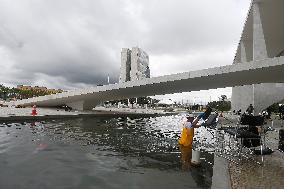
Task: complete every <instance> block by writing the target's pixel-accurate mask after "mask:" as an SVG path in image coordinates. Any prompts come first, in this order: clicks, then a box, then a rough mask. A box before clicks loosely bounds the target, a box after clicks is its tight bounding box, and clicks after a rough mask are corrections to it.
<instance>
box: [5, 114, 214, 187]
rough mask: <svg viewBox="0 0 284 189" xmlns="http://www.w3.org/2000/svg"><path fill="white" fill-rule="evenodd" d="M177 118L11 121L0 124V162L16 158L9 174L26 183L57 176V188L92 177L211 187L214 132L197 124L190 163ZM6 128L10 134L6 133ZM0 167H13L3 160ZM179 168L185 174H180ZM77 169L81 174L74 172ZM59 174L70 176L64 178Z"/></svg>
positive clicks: (118, 182) (121, 183)
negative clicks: (196, 155)
mask: <svg viewBox="0 0 284 189" xmlns="http://www.w3.org/2000/svg"><path fill="white" fill-rule="evenodd" d="M181 119H182V116H180V115H177V116H165V117H156V118H140V119H130V118H80V119H72V120H62V121H49V122H35V123H21V124H19V123H17V125H18V126H16V125H11V126H10V127H8V126H7V125H3V124H2V125H1V127H0V136H3V137H1V139H0V164H1V162H3V161H11V160H13V161H14V162H17V167H16V169H17V170H21V171H19V172H17V173H15V172H11V171H10V172H11V176H12V175H13V177H16V179H19V180H18V182H19V183H20V182H22V184H27V185H28V186H30V187H29V188H36V187H35V186H36V185H32V184H31V183H37V182H40V183H42V184H46V185H48V186H51V185H50V183H49V182H48V181H50V179H54V178H58V177H60V178H61V179H57V180H56V182H55V183H53V185H55V186H58V188H60V187H59V186H64V187H65V186H69V187H70V188H76V187H75V186H77V187H78V186H79V185H80V184H81V185H80V186H81V188H87V187H89V186H93V185H94V183H97V185H98V186H99V188H100V187H102V188H105V187H107V188H129V187H130V188H131V186H133V187H136V188H145V187H146V188H154V187H160V186H164V188H173V187H177V188H188V187H189V188H210V186H211V183H212V180H211V178H212V174H213V170H212V164H213V162H214V159H213V158H214V156H213V153H212V148H213V147H214V140H213V137H212V135H211V134H210V133H209V132H208V131H207V130H206V129H204V128H200V129H196V130H197V131H196V132H197V133H196V135H195V144H196V145H195V146H194V148H195V149H194V150H198V151H200V152H201V153H200V160H201V166H200V167H198V166H192V163H191V156H192V150H191V149H185V148H179V146H178V144H177V141H178V138H179V136H180V131H181V126H180V122H181ZM15 128H21V129H15ZM7 132H10V133H12V134H11V135H13V136H11V135H10V138H7V139H5V137H7V136H8V135H7ZM4 136H5V137H4ZM15 136H18V138H17V139H15V138H16V137H15ZM5 141H6V142H8V143H9V144H8V145H7V146H9V147H10V148H11V149H10V150H8V147H6V148H5V150H6V151H5V150H4V151H3V147H2V146H3V145H4V144H5ZM3 154H4V155H3ZM47 163H48V164H47ZM34 165H36V166H34ZM48 165H49V166H48ZM11 168H12V169H11ZM1 169H2V170H4V171H5V170H9V169H10V170H13V169H15V167H14V166H13V164H6V165H5V166H3V167H1ZM181 170H184V171H185V170H186V172H187V173H190V174H184V175H181V174H180V171H181ZM30 171H32V172H33V174H32V175H34V177H33V178H31V177H29V174H25V177H24V178H22V174H23V173H27V172H28V173H29V172H30ZM8 173H9V172H8ZM78 174H79V175H84V176H83V177H76V175H78ZM137 174H138V175H139V176H138V175H137ZM64 175H69V176H70V177H71V178H72V179H69V181H66V180H64V179H65V178H64ZM103 175H105V176H103ZM8 176H9V174H8V175H6V176H4V175H1V176H0V183H1V184H0V188H9V186H11V185H9V183H7V182H2V181H4V180H5V177H8ZM43 177H44V178H45V179H44V180H43ZM87 178H90V179H87ZM105 178H108V179H107V181H106V180H105ZM138 178H139V179H138ZM21 179H23V180H21ZM86 179H87V180H86ZM137 179H138V180H137ZM26 180H27V181H26ZM31 180H32V181H31ZM35 180H36V181H35ZM98 180H100V181H98ZM3 183H6V184H3ZM19 183H18V185H17V186H19V185H20V184H19ZM83 186H84V187H83ZM114 186H115V187H114ZM53 188H54V187H53ZM55 188H56V187H55Z"/></svg>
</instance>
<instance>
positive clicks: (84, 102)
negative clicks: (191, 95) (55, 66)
mask: <svg viewBox="0 0 284 189" xmlns="http://www.w3.org/2000/svg"><path fill="white" fill-rule="evenodd" d="M283 70H284V57H276V58H273V59H264V60H260V61H252V62H248V63H246V64H233V65H228V66H222V67H216V68H210V69H204V70H199V71H191V72H184V73H180V74H173V75H166V76H161V77H154V78H146V79H143V80H137V81H130V82H125V83H119V84H110V85H104V86H98V87H94V88H88V89H83V90H76V91H70V92H65V93H60V94H55V95H48V96H42V97H35V98H30V99H25V100H20V101H15V102H10V103H7V104H8V105H10V106H11V105H24V106H30V105H34V104H36V105H37V106H59V105H64V104H66V105H68V106H71V107H73V108H75V109H79V110H90V109H92V108H94V107H95V106H96V105H97V104H99V103H100V102H102V101H107V100H116V99H127V98H131V97H140V96H154V95H162V94H169V93H178V92H184V91H198V90H206V89H214V88H222V87H232V86H240V85H245V84H257V83H271V82H272V83H276V82H281V83H282V82H284V74H283V73H284V72H283ZM263 75H266V77H263Z"/></svg>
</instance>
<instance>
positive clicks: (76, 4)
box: [0, 0, 250, 101]
mask: <svg viewBox="0 0 284 189" xmlns="http://www.w3.org/2000/svg"><path fill="white" fill-rule="evenodd" d="M249 4H250V0H214V1H212V0H0V68H1V69H0V70H1V74H0V83H2V84H6V85H9V86H15V85H17V84H25V85H40V86H41V85H42V86H47V87H49V88H62V89H74V88H83V87H88V86H90V85H96V84H106V82H107V75H109V76H110V78H111V82H112V83H115V82H117V81H118V77H119V67H120V51H121V48H123V47H133V46H139V47H141V48H142V49H144V50H145V51H146V52H147V53H148V54H149V57H150V69H151V76H152V77H155V76H161V75H165V74H173V73H178V72H185V71H192V70H198V69H204V68H209V67H216V66H223V65H228V64H232V61H233V58H234V54H235V51H236V48H237V44H238V42H239V38H240V35H241V31H242V28H243V24H244V21H245V18H246V14H247V11H248V8H249ZM230 93H231V89H230V88H227V89H219V90H210V92H209V93H208V91H205V92H204V91H202V92H194V93H182V94H176V95H167V97H170V98H173V99H181V98H184V99H187V98H189V97H192V98H191V99H194V101H206V99H207V100H208V99H209V98H210V96H211V98H213V99H212V100H214V99H215V98H217V96H218V95H220V94H226V95H228V96H230ZM208 94H210V96H209V95H208Z"/></svg>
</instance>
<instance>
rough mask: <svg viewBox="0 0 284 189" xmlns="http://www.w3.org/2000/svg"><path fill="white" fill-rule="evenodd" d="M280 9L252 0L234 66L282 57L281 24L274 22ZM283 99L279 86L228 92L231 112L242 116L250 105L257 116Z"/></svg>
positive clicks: (276, 1)
mask: <svg viewBox="0 0 284 189" xmlns="http://www.w3.org/2000/svg"><path fill="white" fill-rule="evenodd" d="M283 8H284V1H283V0H273V1H271V0H252V3H251V7H250V10H249V12H248V15H247V20H246V23H245V26H244V28H243V33H242V36H241V39H240V42H239V45H238V48H237V52H236V56H235V59H234V64H249V63H251V62H260V63H261V62H268V61H269V60H271V59H273V58H275V57H280V56H283V55H284V53H283V52H284V32H283V31H284V22H280V21H277V20H279V19H280V20H281V18H284V11H283ZM263 77H267V76H266V75H263ZM283 99H284V84H283V83H259V84H254V85H243V86H237V87H233V89H232V110H236V111H237V110H241V111H242V112H244V111H246V109H247V107H248V106H249V104H252V105H253V106H254V108H255V112H254V113H255V114H258V113H259V112H261V111H262V110H264V109H266V108H267V107H269V106H270V105H272V104H273V103H277V102H280V101H281V100H283Z"/></svg>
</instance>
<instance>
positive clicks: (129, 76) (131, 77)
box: [119, 47, 150, 83]
mask: <svg viewBox="0 0 284 189" xmlns="http://www.w3.org/2000/svg"><path fill="white" fill-rule="evenodd" d="M145 78H150V68H149V56H148V54H147V53H146V52H145V51H143V50H142V49H141V48H138V47H133V48H132V49H131V50H130V49H128V48H123V49H122V51H121V67H120V77H119V82H120V83H121V82H127V81H136V80H141V79H145Z"/></svg>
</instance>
